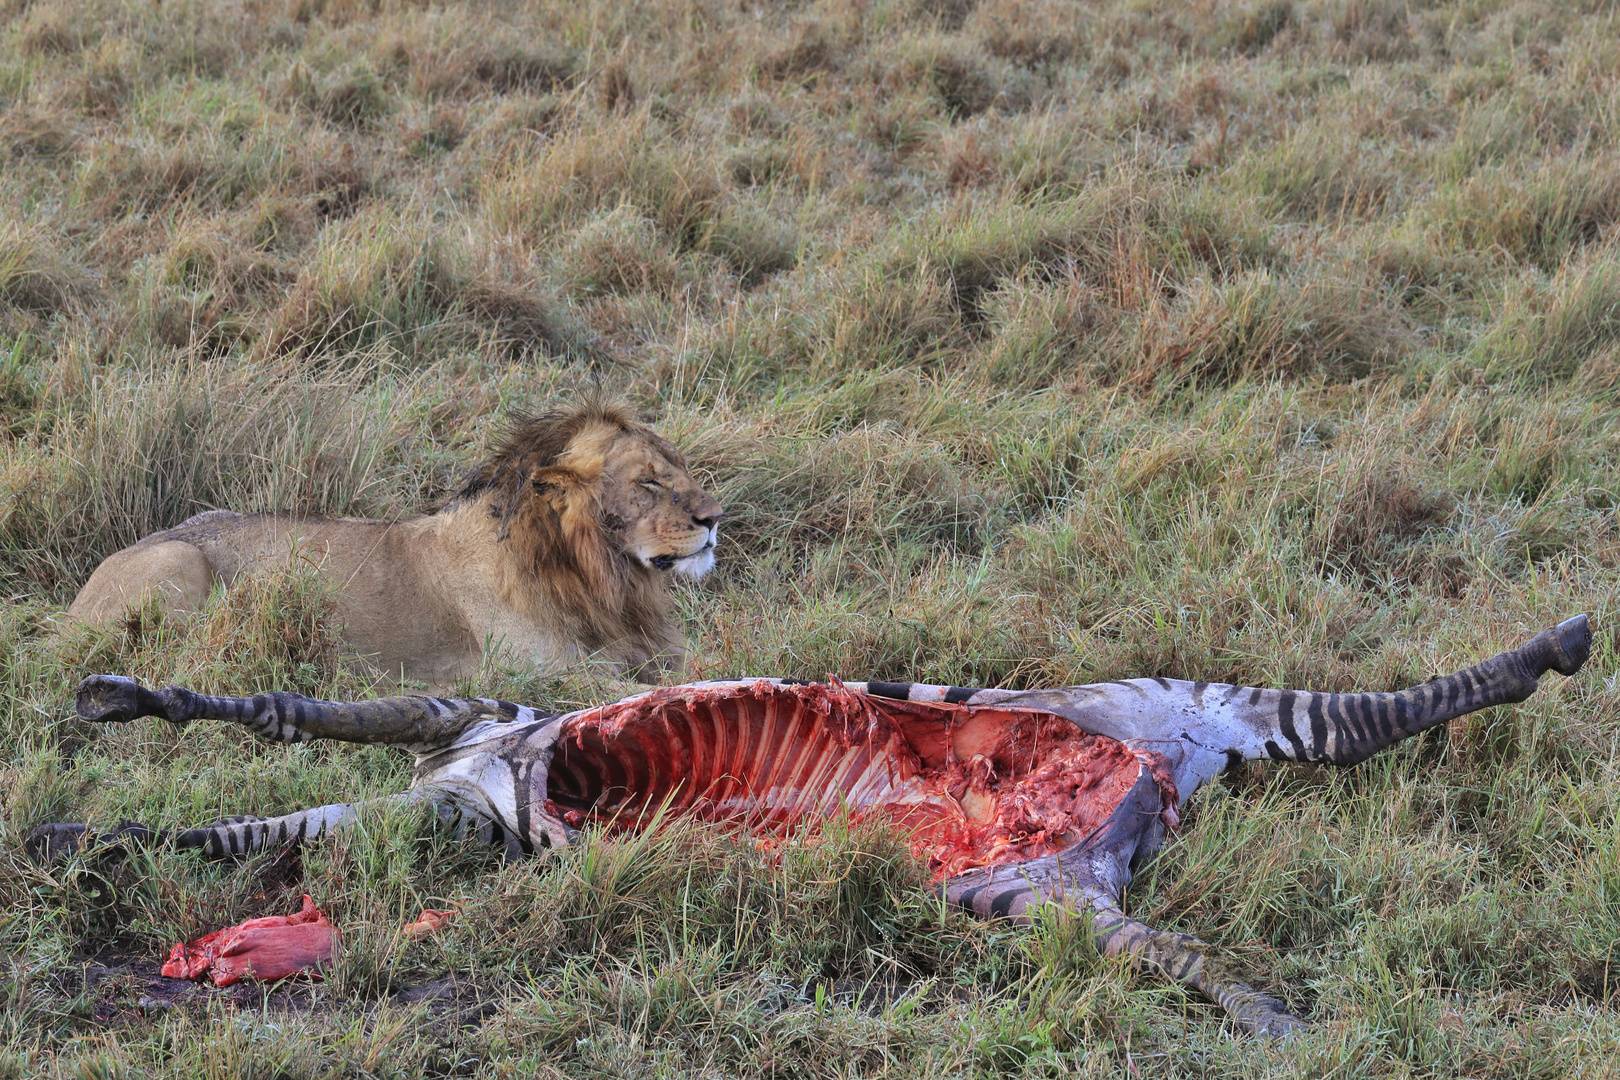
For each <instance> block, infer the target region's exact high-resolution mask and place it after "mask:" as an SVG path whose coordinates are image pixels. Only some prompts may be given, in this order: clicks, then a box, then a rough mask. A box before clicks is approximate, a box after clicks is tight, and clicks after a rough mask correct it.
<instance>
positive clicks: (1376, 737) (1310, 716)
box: [1206, 615, 1592, 765]
mask: <svg viewBox="0 0 1620 1080" xmlns="http://www.w3.org/2000/svg"><path fill="white" fill-rule="evenodd" d="M1591 648H1592V630H1591V627H1590V626H1589V625H1588V623H1587V618H1586V616H1585V615H1577V616H1575V617H1574V618H1573V619H1567V620H1565V621H1564V622H1561V623H1559V624H1558V625H1557V626H1554V627H1550V628H1548V629H1546V630H1543V631H1542V632H1541V633H1539V634H1537V635H1536V636H1535V637H1533V638H1531V639H1530V640H1529V641H1528V642H1526V643H1525V644H1523V645H1521V646H1520V647H1519V648H1517V649H1511V650H1509V651H1507V652H1504V653H1499V654H1497V655H1496V656H1493V657H1491V658H1490V659H1488V660H1484V661H1481V662H1480V663H1478V664H1475V665H1474V666H1473V667H1470V668H1466V669H1464V670H1463V671H1459V672H1457V673H1456V674H1454V675H1446V676H1443V677H1441V678H1438V679H1435V680H1433V681H1432V682H1426V683H1423V684H1422V685H1420V686H1414V687H1412V688H1411V689H1409V690H1401V691H1399V692H1397V693H1392V694H1318V693H1303V692H1296V691H1292V690H1248V691H1247V692H1243V691H1241V690H1240V692H1239V693H1238V694H1236V695H1232V697H1231V698H1229V703H1230V706H1231V712H1232V716H1233V718H1234V720H1236V721H1237V722H1238V723H1239V724H1241V725H1242V727H1243V728H1244V729H1247V731H1248V732H1250V733H1252V735H1253V736H1255V737H1253V738H1251V739H1250V740H1249V741H1248V744H1247V745H1246V746H1244V747H1242V750H1243V751H1244V756H1245V757H1249V758H1261V757H1266V758H1272V759H1275V760H1279V761H1311V762H1319V763H1322V764H1329V765H1354V764H1356V763H1357V762H1360V761H1365V760H1366V759H1367V758H1369V757H1371V756H1372V755H1374V754H1376V753H1378V752H1379V751H1380V750H1383V749H1386V748H1388V747H1390V746H1393V745H1394V744H1396V743H1398V742H1400V741H1401V740H1402V739H1409V738H1411V737H1412V736H1414V735H1417V734H1420V733H1421V732H1424V731H1427V730H1428V729H1430V728H1432V727H1437V726H1438V725H1440V724H1443V723H1446V722H1447V721H1448V720H1454V719H1456V718H1457V717H1459V716H1463V715H1465V714H1467V713H1471V712H1474V711H1476V710H1478V709H1484V708H1489V707H1490V706H1492V705H1509V704H1514V703H1516V702H1520V701H1523V700H1525V699H1526V698H1528V697H1529V696H1530V695H1531V694H1533V693H1535V691H1536V687H1537V685H1538V684H1539V682H1540V680H1541V676H1543V675H1545V674H1546V673H1547V672H1548V671H1556V672H1558V673H1559V674H1561V675H1573V674H1575V673H1576V672H1577V671H1579V670H1580V669H1581V665H1583V664H1585V663H1586V659H1587V656H1588V655H1589V654H1590V652H1591ZM1206 695H1207V692H1206ZM1206 700H1207V696H1206Z"/></svg>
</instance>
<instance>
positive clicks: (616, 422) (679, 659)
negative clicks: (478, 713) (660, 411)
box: [68, 401, 721, 691]
mask: <svg viewBox="0 0 1620 1080" xmlns="http://www.w3.org/2000/svg"><path fill="white" fill-rule="evenodd" d="M720 509H721V508H720V504H719V503H718V502H717V501H715V499H714V497H713V496H711V495H709V494H708V493H707V492H706V491H704V490H703V489H702V488H701V487H699V486H698V484H697V482H696V481H694V480H693V479H692V477H691V474H690V473H689V472H688V471H687V467H686V461H685V459H684V458H682V457H681V454H680V452H679V451H678V450H676V449H675V447H674V446H673V445H671V444H670V442H669V441H668V440H666V439H664V438H662V437H661V436H659V435H658V434H656V433H655V432H653V431H652V430H651V429H650V428H648V427H645V426H644V425H642V424H638V423H636V422H635V421H634V420H633V419H632V418H631V417H630V414H629V413H628V411H627V410H626V409H625V408H623V407H621V406H618V405H609V404H603V403H601V402H597V401H587V402H585V403H584V404H581V405H579V406H577V407H575V408H572V409H567V410H559V411H554V412H549V413H546V414H544V415H542V416H537V417H532V418H520V419H519V420H518V421H517V422H516V423H514V424H513V425H512V427H511V430H510V431H509V432H508V433H507V435H506V437H505V439H504V440H503V441H502V443H501V444H500V446H499V447H497V448H496V451H495V453H494V455H493V456H492V457H491V458H490V459H489V460H488V461H486V462H484V463H483V464H482V465H480V466H479V467H478V468H476V469H474V470H473V472H472V473H471V474H470V475H469V476H468V477H467V480H466V482H465V483H464V484H463V485H462V487H461V489H460V490H459V491H458V492H456V494H455V496H454V497H453V498H452V499H451V500H450V501H449V502H448V503H447V504H446V505H445V506H444V507H443V508H442V509H440V510H439V511H438V512H437V513H433V514H429V515H427V516H425V517H416V518H407V519H404V520H401V521H369V520H365V519H362V518H328V517H298V516H295V515H292V514H286V513H274V514H235V513H231V512H230V511H226V510H212V511H209V512H208V513H204V514H198V515H197V516H196V517H194V518H191V519H190V520H189V521H186V522H183V523H181V524H180V525H177V526H176V527H174V528H172V529H165V530H164V531H162V532H158V533H153V534H152V535H151V536H148V537H146V538H144V539H142V540H140V541H139V542H137V543H135V544H133V545H132V546H130V547H127V548H125V549H124V550H122V551H119V552H117V553H115V554H113V555H112V556H110V557H108V559H107V560H106V561H105V562H103V563H102V564H101V565H100V566H99V567H97V568H96V572H95V573H94V574H92V575H91V576H90V580H89V581H88V582H87V583H86V584H85V586H84V588H83V589H81V590H80V591H79V595H78V596H77V597H76V598H75V599H74V601H73V604H72V606H70V607H69V608H68V615H69V617H70V618H73V619H78V620H82V621H87V622H94V621H105V620H109V619H112V618H115V617H117V616H118V615H119V614H120V613H121V612H123V611H125V610H126V609H127V608H128V607H129V606H130V605H131V604H134V603H139V602H141V601H142V600H143V599H144V598H145V597H146V596H147V595H150V594H154V593H155V594H158V595H160V596H161V597H162V599H163V601H164V603H165V605H166V607H167V609H168V610H169V611H171V612H189V611H194V610H196V609H197V608H198V607H200V606H201V605H202V603H203V601H204V600H205V599H206V598H207V596H208V592H209V590H210V589H211V588H212V587H213V585H214V583H215V582H216V581H217V582H219V583H221V584H223V585H225V586H229V585H230V584H231V583H232V582H233V581H235V580H236V578H237V576H238V575H240V574H242V573H243V572H244V571H247V570H250V569H253V568H255V567H263V566H268V565H272V564H275V563H277V562H285V561H286V560H287V559H288V558H289V557H290V556H291V555H292V554H293V553H294V552H297V553H299V554H301V555H302V556H303V557H304V558H306V559H309V560H312V561H313V562H314V563H315V564H316V565H317V566H319V567H320V569H321V572H322V574H323V575H325V576H326V577H328V578H330V579H331V580H332V581H333V582H334V583H335V585H336V606H337V615H338V617H339V620H340V622H341V626H342V632H343V635H344V637H345V638H346V640H347V641H348V642H349V643H350V644H352V645H353V646H354V647H355V648H356V649H357V650H358V651H359V652H360V653H361V654H362V655H363V656H365V657H366V658H367V659H368V660H369V661H371V662H372V663H374V664H375V665H376V666H377V667H378V668H379V669H381V671H382V672H383V673H384V674H385V675H387V676H390V677H394V678H397V677H399V676H401V675H403V677H404V678H405V679H408V680H419V681H421V682H425V683H427V684H428V685H429V686H430V687H432V688H433V689H434V690H436V691H438V690H444V689H447V688H448V687H450V686H452V685H453V684H454V683H455V681H456V680H457V679H458V678H460V677H461V676H464V675H470V674H473V673H474V672H476V671H477V670H478V667H479V663H480V660H481V659H482V656H483V652H484V650H485V648H486V647H487V648H488V649H490V650H491V651H493V652H496V653H506V654H510V655H511V656H512V657H513V658H516V659H521V660H526V661H528V662H530V663H532V664H534V665H536V666H539V667H543V668H549V669H556V668H560V667H562V666H565V665H567V664H568V663H570V662H572V661H576V660H580V659H583V658H586V657H596V658H599V659H604V660H607V661H610V662H611V663H612V664H614V665H615V668H616V670H618V671H622V672H624V673H628V674H631V675H633V676H636V677H638V678H643V679H646V680H647V681H656V679H657V677H658V676H659V675H660V674H662V673H663V672H665V671H668V670H679V669H680V667H681V666H682V664H683V663H684V659H685V648H684V644H683V641H682V637H681V634H680V632H679V630H678V628H677V627H676V625H675V622H674V619H673V618H672V616H671V614H670V601H669V576H670V575H671V574H672V573H674V574H681V575H683V576H685V577H689V578H699V577H702V576H703V575H704V574H705V573H707V572H708V570H709V568H710V567H712V566H713V565H714V545H715V540H716V535H717V530H716V523H717V522H718V521H719V519H720Z"/></svg>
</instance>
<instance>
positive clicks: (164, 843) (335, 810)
mask: <svg viewBox="0 0 1620 1080" xmlns="http://www.w3.org/2000/svg"><path fill="white" fill-rule="evenodd" d="M433 795H434V792H432V791H430V790H421V791H409V792H406V793H405V794H403V795H388V796H385V797H383V798H380V799H367V800H366V801H364V802H358V803H332V804H331V805H328V806H314V807H311V808H309V809H308V810H299V811H296V812H294V813H291V814H283V815H281V816H280V817H257V816H253V815H238V816H234V817H227V818H220V819H219V820H218V821H212V822H209V823H208V824H207V825H203V826H200V827H198V828H195V829H180V830H175V831H168V830H164V831H159V830H156V829H149V828H147V827H146V826H145V825H136V824H133V823H128V822H126V823H125V824H123V825H120V826H119V827H118V828H117V829H114V830H113V831H111V832H107V833H99V834H98V833H94V832H92V831H91V830H90V828H89V827H88V826H86V825H79V824H75V823H66V822H57V823H52V824H49V825H41V826H39V827H38V828H36V829H34V830H33V831H32V832H30V833H29V834H28V838H27V839H26V840H25V841H24V842H23V847H24V850H25V851H26V852H27V853H28V855H29V856H30V857H31V858H32V859H33V860H34V861H35V862H42V863H43V862H54V861H56V860H57V859H60V858H63V857H65V856H67V855H71V854H73V853H74V852H76V851H80V850H83V849H85V848H88V847H92V846H96V847H139V848H151V847H172V848H177V849H179V850H182V851H201V852H203V853H204V854H206V855H208V856H209V857H210V858H216V859H217V858H223V857H224V856H226V855H255V854H258V853H259V852H261V851H264V850H265V849H267V848H271V847H278V846H280V845H282V844H286V843H293V844H298V843H302V842H303V841H305V840H313V839H315V838H317V837H320V836H325V835H327V834H329V833H332V832H335V831H337V830H340V829H344V828H347V827H348V826H350V825H352V824H354V822H355V821H356V820H358V818H359V817H360V816H361V815H362V814H365V813H370V812H375V811H378V810H383V809H386V808H389V807H394V806H407V805H410V804H412V803H417V802H421V801H422V800H423V799H424V798H431V797H433Z"/></svg>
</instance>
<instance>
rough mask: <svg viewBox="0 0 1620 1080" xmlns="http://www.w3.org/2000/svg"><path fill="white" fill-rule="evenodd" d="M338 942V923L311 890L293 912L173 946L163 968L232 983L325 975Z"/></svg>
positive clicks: (172, 974)
mask: <svg viewBox="0 0 1620 1080" xmlns="http://www.w3.org/2000/svg"><path fill="white" fill-rule="evenodd" d="M338 944H339V938H338V932H337V928H336V927H334V926H333V925H332V924H331V923H329V922H327V921H326V916H325V915H323V914H321V913H320V911H318V910H317V909H316V907H315V901H314V900H312V899H311V898H310V897H309V895H308V894H305V896H304V906H303V908H302V909H301V910H299V911H298V912H296V913H294V914H292V915H271V916H269V917H267V918H263V919H249V920H247V921H246V922H244V923H238V924H237V925H235V926H227V927H226V928H225V929H223V930H215V931H214V932H213V933H211V934H204V935H203V936H202V937H200V938H198V939H197V940H195V941H191V942H182V943H181V944H179V945H176V946H175V947H174V948H173V949H171V950H169V959H168V960H167V962H165V963H164V965H163V974H164V975H166V976H168V977H169V978H171V979H200V978H202V977H203V976H204V975H207V976H208V977H209V978H211V979H212V980H213V981H214V985H215V986H229V985H231V984H232V983H234V982H236V981H237V980H239V979H242V978H244V977H246V978H253V979H258V980H259V981H260V982H275V981H276V980H277V979H285V978H286V977H287V976H289V975H296V974H298V973H299V972H300V971H308V972H309V973H310V974H311V975H313V976H314V977H316V978H319V977H320V971H319V970H318V969H319V967H320V965H322V964H326V963H330V962H331V960H332V953H333V951H334V950H335V949H336V948H337V946H338Z"/></svg>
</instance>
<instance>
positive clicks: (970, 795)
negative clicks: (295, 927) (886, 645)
mask: <svg viewBox="0 0 1620 1080" xmlns="http://www.w3.org/2000/svg"><path fill="white" fill-rule="evenodd" d="M1143 769H1147V770H1148V771H1149V772H1150V773H1151V774H1152V775H1153V777H1154V779H1155V781H1156V782H1157V783H1158V784H1159V787H1160V789H1161V791H1162V793H1163V796H1164V798H1163V805H1164V807H1166V808H1167V809H1166V811H1165V813H1166V817H1167V819H1169V820H1170V822H1171V823H1172V824H1173V814H1174V811H1173V809H1169V808H1173V807H1174V806H1175V803H1176V797H1175V789H1174V785H1173V783H1172V782H1171V780H1170V776H1169V772H1168V770H1167V769H1166V768H1165V766H1164V762H1163V760H1162V758H1160V757H1159V755H1157V754H1153V753H1151V752H1148V751H1141V750H1134V749H1132V748H1131V747H1128V746H1126V745H1125V744H1124V743H1121V742H1119V741H1117V740H1114V739H1110V738H1106V737H1104V736H1100V735H1092V734H1088V733H1087V732H1085V731H1082V730H1081V729H1080V728H1079V727H1077V726H1076V725H1075V724H1073V723H1071V722H1070V721H1068V720H1066V719H1064V718H1063V717H1061V716H1057V715H1055V714H1052V713H1047V712H1041V711H1039V710H1033V709H1008V708H1001V707H997V706H967V705H948V704H933V703H920V702H912V701H899V700H894V699H891V698H883V697H876V696H871V695H868V694H864V693H859V692H856V691H854V690H851V689H849V688H847V687H845V686H843V685H841V684H839V683H837V682H835V681H833V682H829V683H827V684H781V683H772V682H768V681H764V680H761V681H759V682H757V683H753V684H750V685H746V686H744V687H741V688H739V687H737V686H735V685H731V686H716V687H695V688H694V687H681V688H672V689H669V690H660V691H654V692H652V693H649V694H645V695H642V696H641V697H638V698H632V699H630V700H629V701H624V702H619V703H617V704H614V705H606V706H603V707H602V708H600V709H592V710H589V711H587V712H584V713H581V714H579V715H577V716H574V717H572V718H570V719H569V720H568V721H566V722H565V725H564V728H563V731H562V734H561V735H560V736H559V738H558V741H557V749H556V753H555V755H554V757H553V758H552V763H551V768H550V772H549V774H548V777H547V794H548V796H549V799H550V801H551V803H552V804H553V807H554V808H555V811H556V812H558V813H560V814H561V815H562V816H563V817H564V819H565V820H567V821H569V822H570V823H571V824H574V825H580V824H583V823H584V822H585V821H587V820H594V821H599V822H616V823H620V824H623V823H627V822H628V823H632V824H633V823H634V822H635V821H637V820H638V819H640V818H642V817H644V816H645V815H648V814H650V813H652V812H655V811H657V810H658V809H659V808H660V807H664V806H666V805H667V807H668V808H669V809H670V810H671V811H675V812H688V813H694V814H698V815H701V816H703V817H705V818H709V819H711V820H718V821H736V822H741V823H745V824H748V825H751V826H755V827H760V828H765V829H770V830H773V831H777V832H788V831H791V830H793V829H795V828H797V827H800V826H801V825H804V824H808V823H813V822H814V821H816V820H819V819H821V818H824V817H826V816H827V815H830V814H836V813H838V812H839V811H840V810H842V809H844V808H848V810H849V811H850V812H851V813H852V814H854V815H857V816H861V815H866V814H872V813H882V814H886V815H887V816H888V817H889V818H890V819H891V820H893V822H894V823H895V824H896V825H897V826H898V827H900V828H902V829H904V830H906V831H908V832H909V833H910V835H911V836H912V837H913V843H914V845H915V847H916V848H917V850H918V851H919V853H920V854H922V855H923V856H924V857H926V858H927V860H928V864H929V869H930V870H931V871H932V872H933V873H934V875H935V876H936V877H937V878H944V877H949V876H952V875H955V874H959V873H962V872H963V871H965V870H970V869H974V868H976V867H984V866H999V865H1003V864H1007V863H1015V862H1022V861H1024V860H1027V859H1032V858H1039V857H1041V856H1044V855H1049V854H1052V853H1053V852H1056V851H1061V850H1063V849H1064V848H1067V847H1069V846H1071V845H1073V844H1075V843H1077V842H1078V841H1080V840H1082V839H1084V837H1085V836H1086V835H1087V834H1088V833H1090V832H1091V831H1092V830H1094V829H1096V828H1097V827H1098V826H1100V825H1101V824H1103V822H1105V821H1106V820H1107V819H1108V816H1109V815H1110V814H1111V813H1112V812H1113V811H1114V808H1115V807H1116V806H1118V805H1119V803H1120V802H1121V800H1123V799H1124V797H1125V794H1126V793H1127V792H1128V791H1129V790H1130V789H1131V787H1132V786H1133V785H1134V784H1135V783H1136V781H1137V779H1138V777H1139V776H1140V775H1141V773H1142V770H1143Z"/></svg>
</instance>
